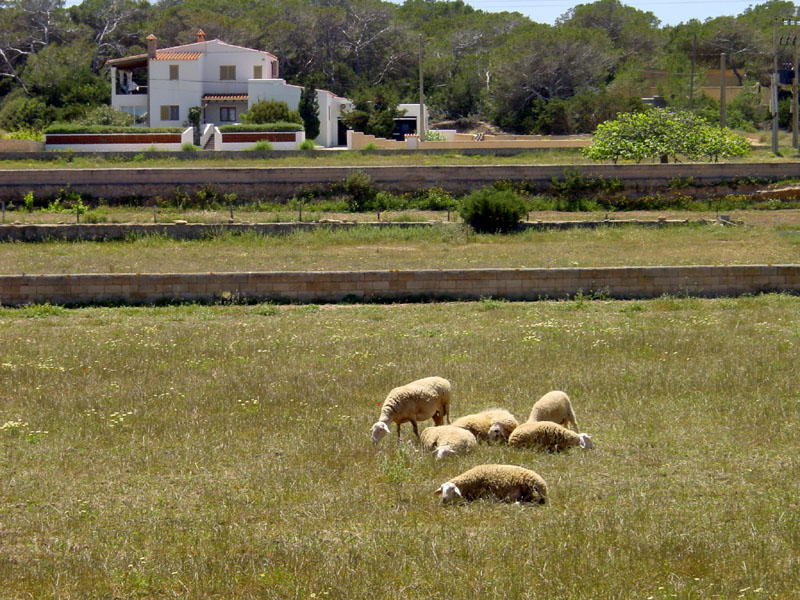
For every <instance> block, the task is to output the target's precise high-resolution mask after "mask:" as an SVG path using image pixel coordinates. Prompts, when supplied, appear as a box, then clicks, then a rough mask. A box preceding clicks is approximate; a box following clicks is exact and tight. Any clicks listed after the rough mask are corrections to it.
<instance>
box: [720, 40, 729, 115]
mask: <svg viewBox="0 0 800 600" xmlns="http://www.w3.org/2000/svg"><path fill="white" fill-rule="evenodd" d="M725 59H726V56H725V53H724V52H723V53H722V54H720V55H719V126H720V127H725V125H726V123H727V121H728V115H727V108H726V106H725V69H726V68H727V63H728V61H727V60H725Z"/></svg>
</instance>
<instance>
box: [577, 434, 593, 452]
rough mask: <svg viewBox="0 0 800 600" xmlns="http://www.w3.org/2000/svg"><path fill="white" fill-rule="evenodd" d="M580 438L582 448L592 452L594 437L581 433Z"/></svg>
mask: <svg viewBox="0 0 800 600" xmlns="http://www.w3.org/2000/svg"><path fill="white" fill-rule="evenodd" d="M580 438H581V442H580V443H581V448H584V449H585V450H591V449H592V448H594V443H593V442H592V436H590V435H589V434H588V433H581V434H580Z"/></svg>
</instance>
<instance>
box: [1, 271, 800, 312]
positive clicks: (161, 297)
mask: <svg viewBox="0 0 800 600" xmlns="http://www.w3.org/2000/svg"><path fill="white" fill-rule="evenodd" d="M760 292H789V293H799V292H800V265H747V266H684V267H608V268H588V269H582V268H570V269H453V270H421V271H355V272H349V271H348V272H338V271H330V272H265V273H189V274H181V273H164V274H138V273H137V274H111V275H101V274H80V275H2V276H0V304H2V305H5V306H18V305H24V304H42V303H45V302H49V303H51V304H68V305H73V304H92V303H108V302H111V303H122V304H143V303H144V304H146V303H156V302H184V301H188V302H194V301H199V302H215V301H230V300H242V301H244V300H260V301H266V300H270V301H276V302H317V303H328V302H339V301H343V300H353V301H413V300H422V299H458V300H478V299H480V298H488V297H493V298H506V299H508V300H537V299H543V298H556V299H557V298H567V297H571V296H574V295H576V294H579V293H582V294H586V295H589V294H601V295H602V296H604V297H609V298H654V297H659V296H662V295H664V294H671V295H678V296H685V295H688V296H701V297H716V296H736V295H741V294H756V293H760Z"/></svg>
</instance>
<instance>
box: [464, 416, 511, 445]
mask: <svg viewBox="0 0 800 600" xmlns="http://www.w3.org/2000/svg"><path fill="white" fill-rule="evenodd" d="M453 425H454V426H456V427H462V428H464V429H466V430H468V431H470V432H472V435H474V436H475V437H476V438H478V439H482V440H486V439H488V440H489V441H490V442H497V441H501V440H502V441H506V440H507V439H508V436H509V435H511V432H512V431H514V429H516V427H517V425H518V423H517V419H516V418H514V415H512V414H511V413H510V412H508V411H507V410H504V409H502V408H492V409H489V410H484V411H482V412H479V413H475V414H472V415H465V416H463V417H459V418H458V419H456V420H455V421H453Z"/></svg>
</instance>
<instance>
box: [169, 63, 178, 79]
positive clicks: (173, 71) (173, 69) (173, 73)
mask: <svg viewBox="0 0 800 600" xmlns="http://www.w3.org/2000/svg"><path fill="white" fill-rule="evenodd" d="M176 79H178V65H170V66H169V80H170V81H175V80H176Z"/></svg>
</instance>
